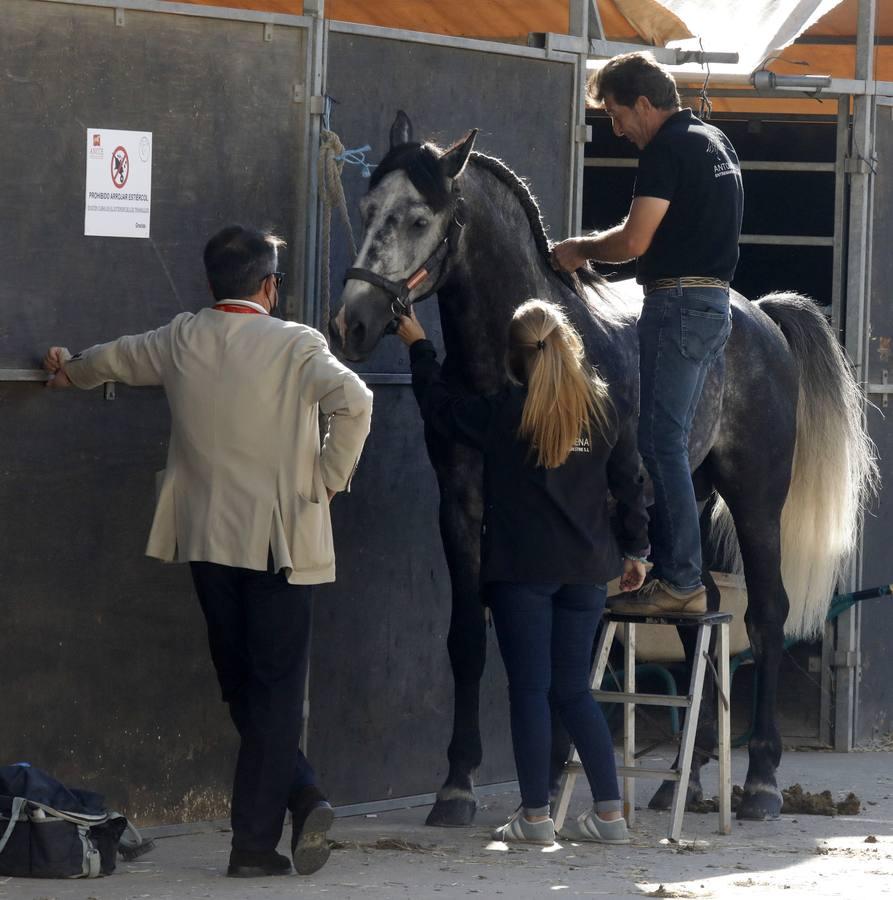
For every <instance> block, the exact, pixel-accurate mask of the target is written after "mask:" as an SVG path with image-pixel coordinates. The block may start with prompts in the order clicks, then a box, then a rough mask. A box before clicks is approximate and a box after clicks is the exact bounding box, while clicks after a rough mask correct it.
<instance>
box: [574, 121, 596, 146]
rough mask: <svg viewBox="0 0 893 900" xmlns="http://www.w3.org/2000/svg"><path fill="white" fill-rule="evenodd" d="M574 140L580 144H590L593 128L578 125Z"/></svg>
mask: <svg viewBox="0 0 893 900" xmlns="http://www.w3.org/2000/svg"><path fill="white" fill-rule="evenodd" d="M574 139H575V140H576V142H577V143H578V144H588V143H589V142H590V141H591V140H592V126H591V125H578V126H577V127H576V130H575V132H574Z"/></svg>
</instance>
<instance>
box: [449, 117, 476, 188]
mask: <svg viewBox="0 0 893 900" xmlns="http://www.w3.org/2000/svg"><path fill="white" fill-rule="evenodd" d="M477 134H478V130H477V128H472V129H471V131H469V132H468V134H466V135H465V137H464V138H462V140H460V141H456V143H455V144H453V146H452V147H450V148H449V149H448V150H445V151H444V154H443V156H441V157H440V168H441V171H442V172H443V174H444V175H445V176H446V177H447V178H457V177H458V176H459V175H461V174H462V170H463V169H464V168H465V163H467V162H468V157H469V156H471V151H472V149H473V148H474V139H475V138H476V137H477Z"/></svg>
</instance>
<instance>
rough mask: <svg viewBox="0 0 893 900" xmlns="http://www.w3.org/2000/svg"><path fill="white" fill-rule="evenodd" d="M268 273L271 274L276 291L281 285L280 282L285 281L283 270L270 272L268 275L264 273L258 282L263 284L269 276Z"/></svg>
mask: <svg viewBox="0 0 893 900" xmlns="http://www.w3.org/2000/svg"><path fill="white" fill-rule="evenodd" d="M270 275H272V276H273V279H274V283H275V284H276V290H277V291H278V290H279V288H280V287H282V282H283V281H285V272H270V274H269V275H264V277H263V278H261V280H260V283H261V284H263V283H264V282H265V281H266V280H267V279H268V278H269V277H270Z"/></svg>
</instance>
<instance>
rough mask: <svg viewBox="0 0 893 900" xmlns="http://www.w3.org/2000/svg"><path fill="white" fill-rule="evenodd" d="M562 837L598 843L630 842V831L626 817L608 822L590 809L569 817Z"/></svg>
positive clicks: (562, 831)
mask: <svg viewBox="0 0 893 900" xmlns="http://www.w3.org/2000/svg"><path fill="white" fill-rule="evenodd" d="M560 836H561V837H563V838H565V839H566V840H569V841H592V842H593V843H597V844H628V843H629V832H628V831H627V830H626V819H622V818H621V819H613V820H612V821H610V822H606V821H605V820H604V819H600V818H599V817H598V815H597V814H596V812H595V810H592V809H590V810H589V811H588V812H585V813H583V815H582V816H577V818H576V819H568V821H567V822H565V823H564V827H563V828H562V829H561V834H560Z"/></svg>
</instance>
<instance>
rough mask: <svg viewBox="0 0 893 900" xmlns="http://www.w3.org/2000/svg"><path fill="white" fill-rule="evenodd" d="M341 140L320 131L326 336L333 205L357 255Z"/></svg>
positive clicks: (322, 287)
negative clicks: (349, 211) (343, 177)
mask: <svg viewBox="0 0 893 900" xmlns="http://www.w3.org/2000/svg"><path fill="white" fill-rule="evenodd" d="M344 154H345V150H344V144H342V143H341V139H340V138H339V137H338V135H337V134H335V132H334V131H329V130H328V129H323V130H322V131H320V147H319V193H320V199H321V200H322V247H321V248H320V269H321V272H322V277H321V279H320V294H321V302H322V309H321V310H320V313H321V315H320V320H321V321H320V323H319V324H320V330H321V331H322V333H323V334H325V335H326V339H328V334H327V332H328V328H327V324H328V321H329V316H330V314H331V303H332V286H331V280H332V271H331V267H332V207H333V206H335V207H337V208H338V212H339V213H340V216H341V221H342V223H343V224H344V230H345V231H346V232H347V237H348V240H349V242H350V252H351V258H352V259H356V256H357V244H356V240H355V239H354V235H353V227H352V226H351V224H350V214H349V213H348V211H347V200H346V198H345V196H344V185H343V184H342V183H341V170H342V169H343V168H344V162H345V156H344Z"/></svg>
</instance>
